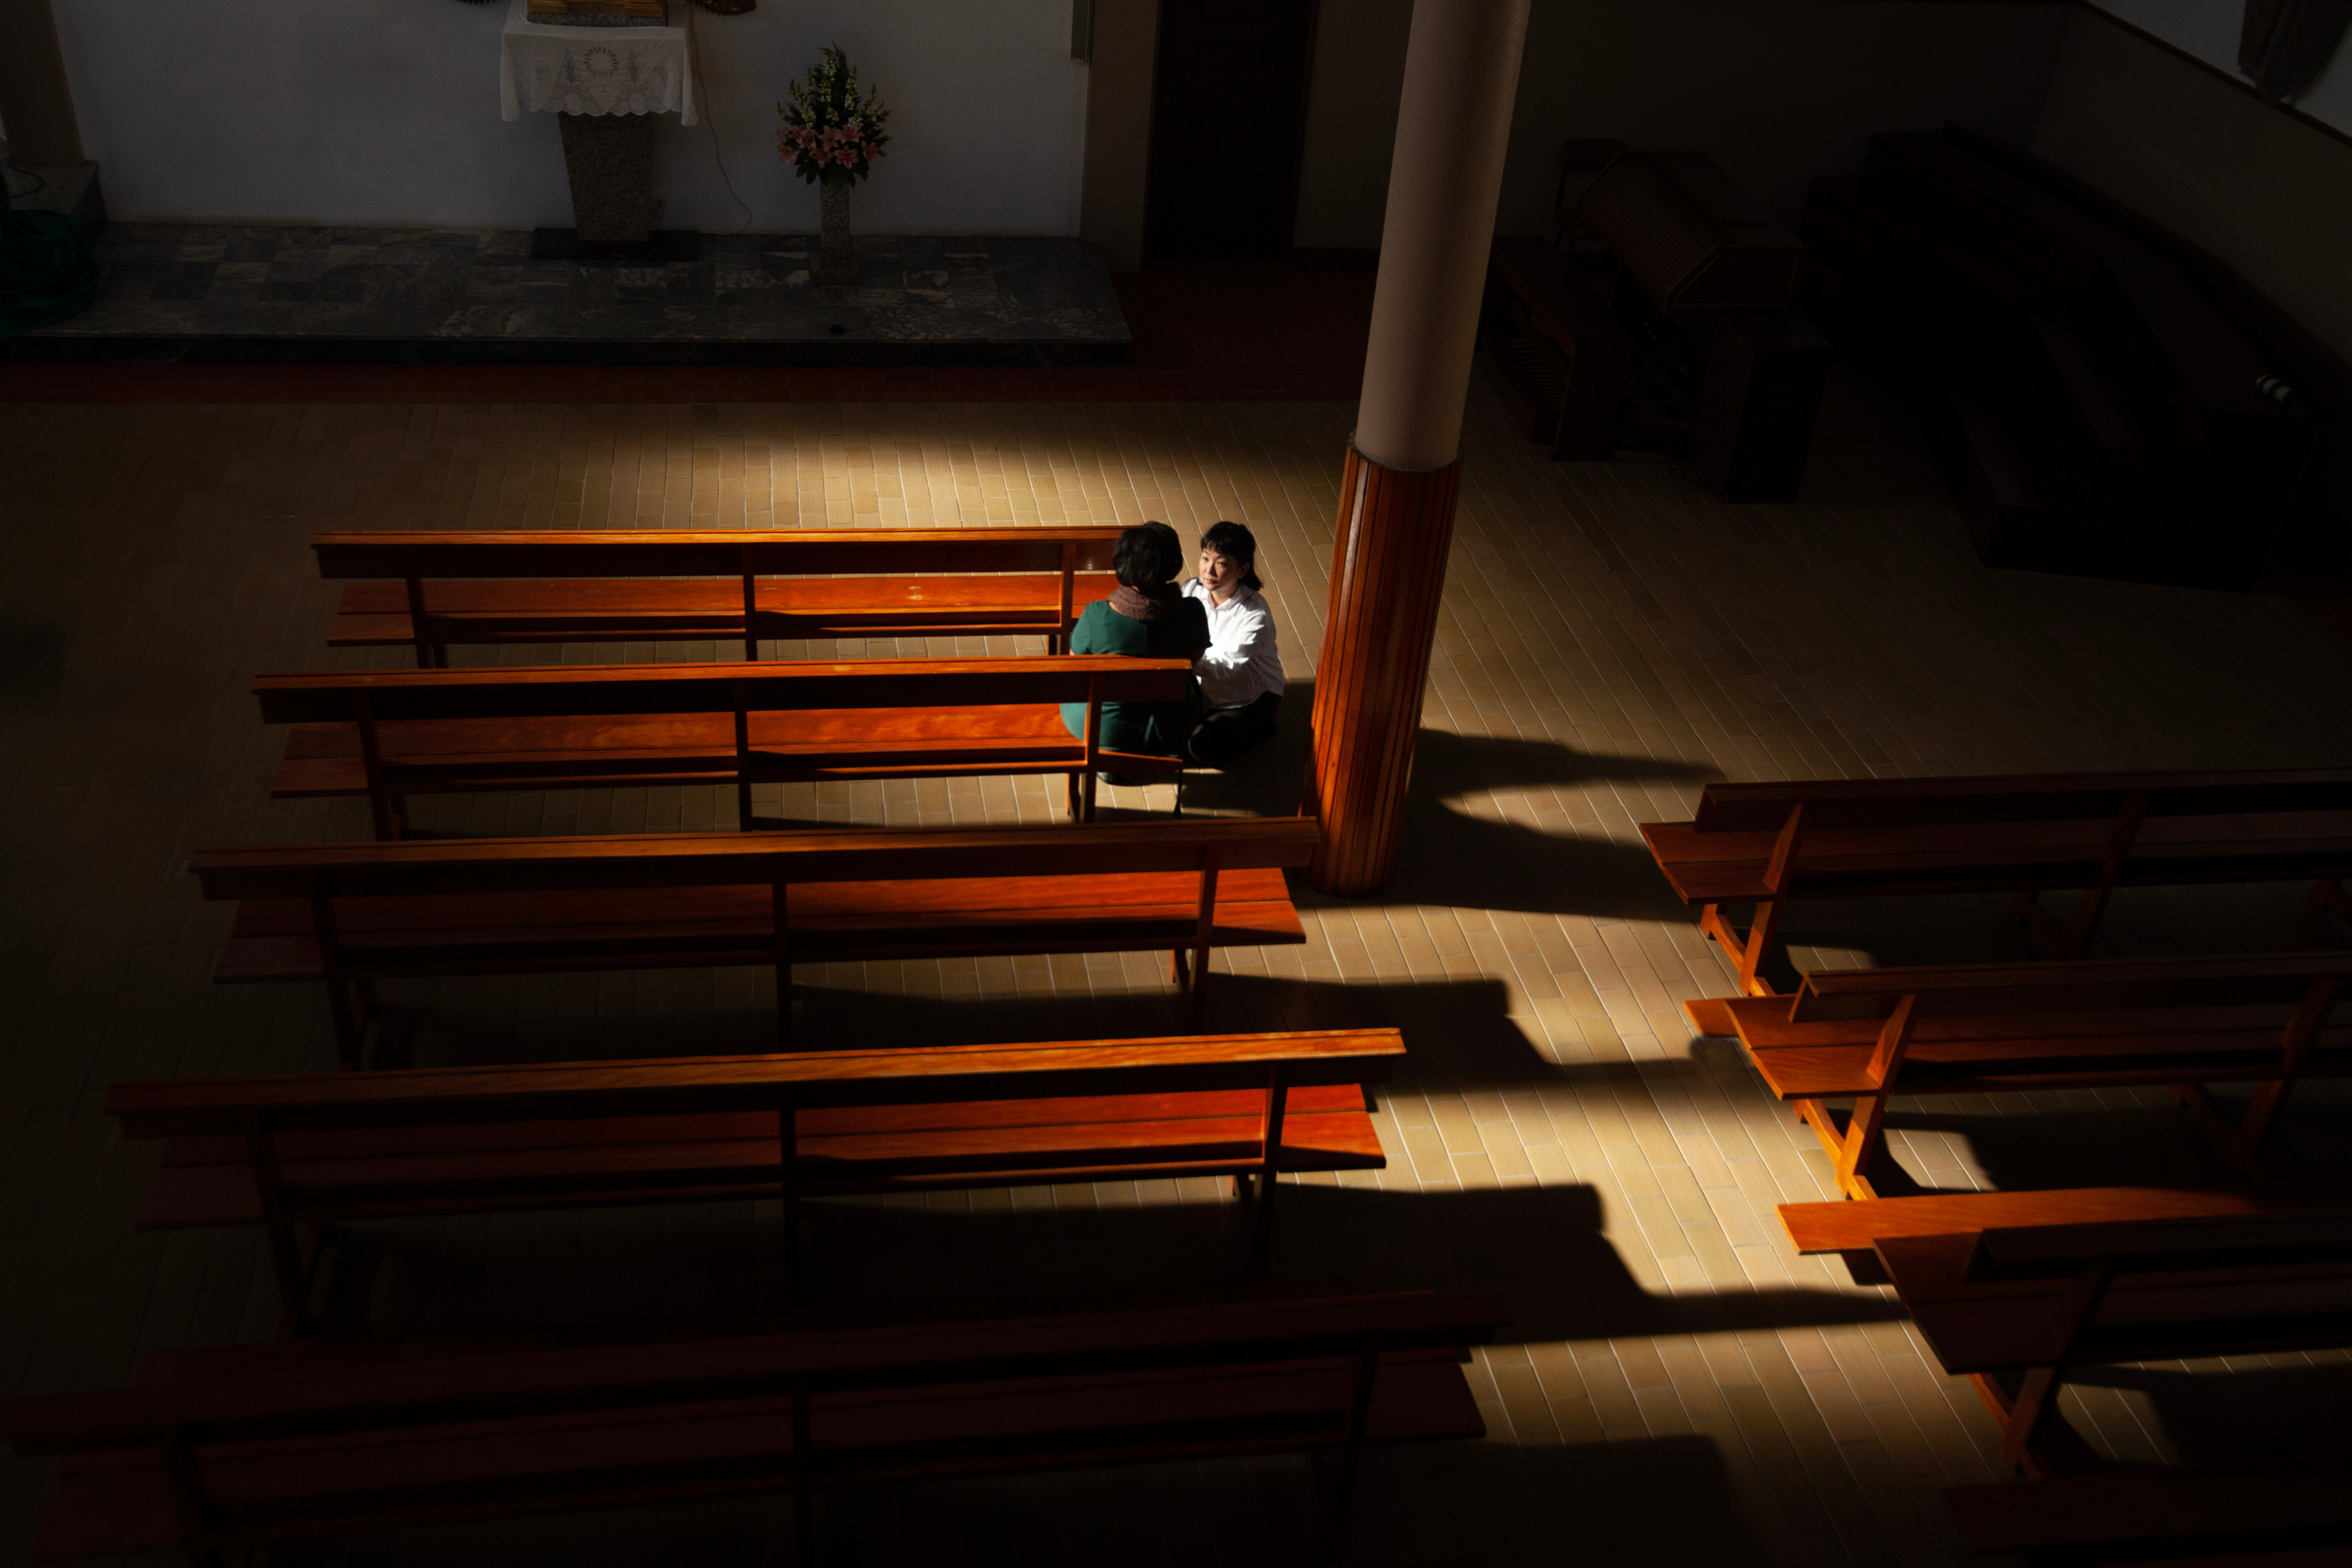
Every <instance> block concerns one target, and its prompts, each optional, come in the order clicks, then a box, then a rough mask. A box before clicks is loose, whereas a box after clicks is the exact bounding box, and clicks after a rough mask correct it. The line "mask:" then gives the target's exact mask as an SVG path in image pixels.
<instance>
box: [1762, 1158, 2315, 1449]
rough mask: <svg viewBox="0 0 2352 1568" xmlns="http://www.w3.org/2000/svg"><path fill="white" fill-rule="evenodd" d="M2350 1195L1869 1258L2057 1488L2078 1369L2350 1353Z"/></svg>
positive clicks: (1977, 1233) (2019, 1229)
mask: <svg viewBox="0 0 2352 1568" xmlns="http://www.w3.org/2000/svg"><path fill="white" fill-rule="evenodd" d="M2282 1191H2283V1192H2286V1193H2291V1192H2292V1189H2291V1188H2284V1187H2283V1188H2282ZM1995 1195H1996V1196H2007V1195H2008V1194H1995ZM2042 1196H2043V1197H2045V1198H2059V1197H2061V1194H2042ZM2264 1196H2265V1197H2266V1196H2267V1194H2264ZM2165 1198H2166V1194H2161V1193H2151V1194H2147V1201H2146V1202H2145V1203H2143V1204H2142V1205H2139V1212H2138V1213H2137V1214H2136V1215H2131V1216H2129V1217H2125V1218H2120V1219H2106V1218H2101V1219H2091V1220H2084V1221H2080V1222H2069V1221H2066V1220H2063V1219H2059V1220H2055V1221H2053V1220H2043V1221H2039V1222H2033V1223H2028V1224H2023V1225H2001V1224H1990V1223H1980V1224H1978V1225H1975V1226H1969V1227H1968V1228H1962V1229H1956V1230H1952V1231H1949V1232H1947V1233H1943V1234H1936V1235H1882V1236H1880V1237H1877V1238H1876V1240H1875V1241H1874V1251H1875V1252H1876V1254H1877V1257H1878V1261H1879V1264H1880V1266H1881V1268H1884V1269H1885V1273H1886V1277H1887V1279H1889V1280H1890V1281H1891V1282H1892V1283H1893V1284H1894V1286H1895V1293H1896V1294H1897V1295H1898V1296H1899V1297H1901V1298H1902V1300H1903V1304H1904V1307H1905V1308H1906V1310H1908V1311H1909V1312H1910V1314H1911V1319H1912V1321H1913V1323H1914V1324H1915V1325H1916V1327H1917V1329H1918V1331H1919V1333H1920V1336H1921V1337H1922V1338H1923V1339H1924V1340H1926V1341H1927V1345H1928V1347H1929V1348H1930V1349H1931V1350H1933V1351H1934V1352H1935V1354H1936V1356H1937V1360H1938V1361H1939V1362H1941V1363H1942V1364H1943V1367H1944V1370H1945V1371H1946V1372H1947V1373H1951V1374H1953V1375H1955V1376H1966V1377H1967V1378H1968V1379H1969V1382H1970V1383H1971V1384H1973V1385H1974V1386H1975V1388H1976V1390H1977V1392H1978V1394H1979V1396H1980V1397H1981V1398H1982V1399H1983V1400H1984V1402H1985V1405H1986V1406H1987V1407H1988V1408H1989V1409H1990V1410H1991V1412H1992V1414H1993V1417H1994V1419H1995V1420H1997V1421H1998V1422H1999V1423H2000V1427H2001V1453H2002V1456H2003V1458H2005V1459H2007V1460H2008V1462H2009V1463H2011V1465H2016V1466H2020V1467H2022V1468H2026V1469H2027V1470H2028V1471H2029V1473H2032V1474H2037V1475H2040V1474H2048V1473H2051V1472H2052V1471H2053V1468H2059V1467H2057V1466H2053V1456H2052V1454H2051V1453H2050V1452H2049V1451H2048V1450H2047V1449H2045V1448H2044V1447H2043V1439H2044V1436H2045V1434H2044V1428H2045V1427H2050V1426H2053V1420H2052V1412H2053V1409H2054V1407H2055V1405H2056V1403H2057V1398H2058V1394H2059V1391H2060V1389H2061V1388H2062V1387H2063V1384H2064V1383H2065V1380H2066V1376H2067V1373H2068V1372H2069V1371H2070V1370H2071V1369H2072V1368H2074V1367H2077V1366H2083V1365H2095V1364H2113V1363H2132V1362H2145V1361H2169V1360H2175V1359H2181V1360H2188V1359H2193V1358H2197V1357H2201V1356H2220V1355H2254V1354H2264V1353H2274V1352H2286V1351H2294V1350H2315V1349H2325V1348H2332V1347H2339V1346H2346V1345H2352V1203H2347V1201H2346V1200H2347V1193H2346V1190H2345V1188H2344V1186H2343V1185H2342V1184H2333V1185H2332V1186H2331V1187H2330V1188H2327V1189H2322V1190H2318V1191H2316V1192H2315V1193H2306V1194H2301V1198H2302V1200H2303V1201H2295V1200H2294V1199H2293V1198H2290V1199H2287V1200H2285V1201H2281V1202H2279V1203H2276V1204H2266V1205H2265V1210H2264V1212H2262V1213H2257V1214H2244V1213H2224V1214H2215V1213H2213V1212H2211V1209H2212V1206H2213V1205H2212V1202H2211V1200H2210V1197H2209V1196H2208V1195H2207V1194H2195V1193H2192V1194H2188V1195H2187V1197H2186V1199H2185V1200H2184V1201H2182V1202H2180V1203H2179V1204H2168V1203H2166V1202H2165ZM1998 1217H2001V1216H2000V1213H1999V1209H1998V1206H1997V1205H1987V1212H1986V1213H1985V1215H1983V1218H1984V1219H1985V1220H1992V1219H1995V1218H1998ZM1795 1228H1796V1227H1795V1226H1793V1225H1792V1226H1791V1230H1792V1233H1793V1231H1794V1229H1795ZM2054 1426H2056V1427H2063V1422H2058V1423H2055V1424H2054ZM2062 1452H2063V1450H2062Z"/></svg>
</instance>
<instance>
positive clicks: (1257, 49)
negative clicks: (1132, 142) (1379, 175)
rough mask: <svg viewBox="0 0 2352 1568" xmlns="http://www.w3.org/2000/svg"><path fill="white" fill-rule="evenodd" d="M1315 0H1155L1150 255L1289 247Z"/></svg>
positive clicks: (1281, 251) (1253, 252) (1147, 216)
mask: <svg viewBox="0 0 2352 1568" xmlns="http://www.w3.org/2000/svg"><path fill="white" fill-rule="evenodd" d="M1314 52H1315V0H1160V57H1159V68H1158V73H1157V74H1158V82H1157V85H1156V88H1155V90H1156V92H1157V93H1158V95H1159V100H1158V101H1157V102H1156V103H1154V104H1153V105H1152V108H1151V184H1150V191H1149V194H1148V195H1147V196H1146V198H1145V205H1144V217H1143V252H1144V256H1145V257H1146V258H1147V259H1151V260H1159V259H1163V258H1173V257H1200V256H1223V257H1234V256H1285V255H1287V254H1288V253H1289V250H1290V235H1291V225H1292V216H1293V214H1294V212H1295V211H1296V208H1297V200H1298V153H1299V143H1300V142H1301V139H1302V138H1303V136H1304V135H1305V132H1306V129H1307V71H1308V69H1309V68H1310V66H1311V64H1312V62H1313V58H1314Z"/></svg>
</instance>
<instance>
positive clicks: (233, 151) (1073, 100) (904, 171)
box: [55, 0, 1087, 234]
mask: <svg viewBox="0 0 2352 1568" xmlns="http://www.w3.org/2000/svg"><path fill="white" fill-rule="evenodd" d="M55 5H56V7H57V15H58V32H59V34H60V43H61V44H62V46H63V47H64V52H65V57H66V65H67V69H68V74H69V76H70V77H71V79H72V85H73V92H74V101H75V105H76V107H77V109H78V110H79V118H80V121H81V130H82V137H83V140H84V142H86V143H87V146H88V150H89V156H90V157H92V158H95V159H97V160H99V162H100V163H103V164H104V165H105V169H106V204H107V208H108V211H109V212H110V215H111V216H113V217H115V218H116V219H117V220H124V221H132V222H136V221H140V220H152V221H171V220H180V221H198V222H233V221H237V220H259V221H268V222H279V223H337V224H353V225H446V226H480V227H501V228H527V227H531V226H540V225H548V226H568V225H569V224H570V222H571V210H572V205H571V197H570V195H569V194H568V193H567V190H566V187H565V184H564V178H563V153H562V146H561V143H560V142H559V141H558V138H557V134H556V121H555V117H554V116H553V115H551V114H525V115H524V116H523V118H522V119H520V121H514V122H512V123H509V122H507V121H501V120H500V119H499V93H498V58H499V29H500V28H501V27H502V26H504V25H505V22H506V16H507V5H506V4H505V0H493V3H491V4H488V5H462V4H459V3H458V0H201V3H199V4H194V5H190V4H187V3H185V0H55ZM1069 7H1070V0H764V3H763V4H761V5H760V7H759V8H758V9H757V10H755V11H752V12H751V13H750V14H748V15H745V16H714V15H712V14H710V13H709V12H706V11H701V10H699V9H697V8H695V7H692V6H691V5H688V0H671V14H672V16H673V17H677V18H682V17H684V16H688V14H689V13H690V14H691V16H692V19H693V20H692V25H693V26H694V28H695V32H696V37H697V38H698V45H699V52H700V58H701V62H702V76H703V82H704V86H705V87H706V88H707V89H708V94H707V97H706V98H705V100H704V110H703V112H704V122H703V123H702V124H699V125H695V126H684V125H680V124H679V123H678V121H677V117H676V116H675V115H672V116H667V117H665V121H664V124H663V127H662V131H661V149H660V172H659V174H658V176H657V178H658V182H659V189H660V190H661V192H662V195H663V196H664V198H665V200H666V201H667V212H666V214H665V216H664V218H663V222H664V223H665V224H667V225H668V226H673V227H679V228H699V229H704V230H709V231H715V232H722V233H723V232H732V231H734V230H736V229H738V228H742V227H746V226H748V227H750V228H752V229H758V230H783V231H787V232H791V231H808V230H813V229H814V227H815V226H816V222H817V198H816V193H815V190H814V187H811V186H807V185H803V184H801V183H800V182H799V181H798V180H796V179H794V178H793V177H792V175H791V173H790V171H789V169H788V168H787V167H786V165H784V164H783V163H781V162H780V161H779V160H778V159H777V157H776V137H775V126H776V110H775V104H776V100H779V99H781V98H782V97H783V95H784V84H785V83H786V81H788V80H789V79H792V78H793V77H795V76H797V75H799V74H800V73H801V72H802V71H803V70H804V69H805V68H807V66H808V65H809V64H810V63H811V62H813V61H814V59H815V58H816V57H817V51H818V50H819V49H820V48H822V47H824V45H826V44H828V43H839V44H840V45H841V46H842V47H843V48H845V49H846V50H847V51H848V53H849V58H850V60H851V62H852V63H853V64H855V65H856V67H857V68H858V70H859V73H860V75H861V77H862V78H863V79H866V80H868V81H871V82H873V83H875V84H877V85H878V86H879V87H880V88H881V89H882V94H883V98H884V100H885V101H886V102H887V103H888V104H889V106H890V108H891V110H892V111H893V112H892V115H891V121H890V130H891V133H892V135H893V137H894V138H895V139H894V140H893V141H892V142H891V144H890V151H889V153H888V155H887V157H885V158H884V159H883V160H882V161H881V162H880V163H877V165H876V167H875V173H874V176H873V178H872V179H871V180H870V181H868V182H867V183H866V184H864V185H861V186H859V187H858V191H857V195H856V202H855V212H856V224H857V226H859V227H860V228H862V229H865V230H866V231H868V232H873V233H886V234H887V233H924V234H974V233H988V234H1073V233H1076V229H1077V216H1078V215H1077V175H1078V168H1079V162H1080V159H1081V158H1082V155H1083V147H1084V122H1085V114H1086V69H1087V68H1086V67H1085V66H1083V65H1081V64H1077V63H1076V62H1074V61H1072V60H1071V59H1070V58H1069ZM714 127H715V128H716V131H717V132H718V133H719V146H720V147H721V148H722V149H723V151H724V153H725V159H726V167H727V171H728V173H729V174H731V175H732V176H733V179H734V184H735V189H736V191H737V192H738V193H739V194H740V195H741V197H742V199H743V201H744V202H745V203H747V204H749V205H750V206H751V209H752V216H751V221H750V222H749V224H748V225H747V224H746V222H745V218H744V215H743V212H742V210H741V209H740V208H739V207H737V206H736V205H735V204H734V203H733V202H731V201H730V200H729V199H728V195H727V191H726V187H725V185H724V184H722V183H721V181H720V179H719V170H718V167H717V165H716V164H715V163H714V160H713V155H712V134H713V129H714Z"/></svg>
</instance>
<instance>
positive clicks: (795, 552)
mask: <svg viewBox="0 0 2352 1568" xmlns="http://www.w3.org/2000/svg"><path fill="white" fill-rule="evenodd" d="M1121 531H1122V530H1120V529H1118V528H1102V527H1085V528H1066V527H1030V528H924V529H912V528H892V529H761V530H727V529H646V530H614V531H493V532H462V531H458V532H453V531H426V530H414V531H412V530H394V531H358V532H329V533H319V534H314V535H312V536H311V541H310V549H311V551H312V552H313V553H314V554H315V555H316V556H317V558H318V563H319V575H320V577H322V578H325V579H327V580H329V581H339V580H340V581H350V582H351V586H349V587H347V588H345V589H344V590H343V597H342V601H341V605H340V607H339V608H338V610H337V613H336V616H335V619H334V622H333V624H332V625H331V626H329V628H328V631H327V642H328V645H329V646H330V647H382V646H390V645H395V644H401V643H406V644H408V645H410V646H412V647H415V650H416V663H417V668H420V669H430V668H441V667H444V666H446V664H447V663H448V650H449V647H450V646H451V645H453V644H484V645H491V646H498V645H513V644H525V643H562V642H620V641H625V642H640V641H646V640H659V641H689V642H698V641H702V640H704V639H706V638H709V639H714V640H716V639H722V638H725V639H731V638H735V637H740V638H742V639H743V648H744V654H743V657H744V658H754V659H755V658H759V657H760V655H759V642H760V639H761V638H763V637H766V638H776V639H788V640H789V639H801V638H824V637H1002V636H1007V635H1022V634H1035V635H1040V636H1043V637H1045V639H1046V645H1047V647H1048V649H1049V650H1052V649H1056V648H1059V647H1063V646H1065V644H1064V639H1065V638H1066V637H1068V635H1069V630H1070V628H1071V627H1072V626H1075V625H1076V623H1077V617H1078V614H1079V612H1081V611H1082V610H1084V609H1085V608H1086V607H1087V605H1090V604H1093V603H1094V602H1095V601H1096V600H1097V599H1105V598H1108V597H1109V596H1110V595H1111V593H1112V591H1113V590H1114V589H1116V588H1117V587H1118V580H1117V579H1116V578H1114V577H1113V576H1112V575H1111V574H1110V573H1109V571H1108V568H1109V566H1110V564H1111V552H1112V551H1113V549H1114V548H1115V547H1116V546H1117V544H1118V536H1119V534H1120V532H1121ZM871 574H880V575H871ZM677 578H689V579H700V581H688V582H677V581H663V579H677Z"/></svg>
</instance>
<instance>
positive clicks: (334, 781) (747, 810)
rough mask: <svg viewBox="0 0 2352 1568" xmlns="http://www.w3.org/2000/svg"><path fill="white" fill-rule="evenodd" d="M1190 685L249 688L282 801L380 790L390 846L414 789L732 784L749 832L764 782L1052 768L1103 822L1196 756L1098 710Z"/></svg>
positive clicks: (1041, 662) (390, 678)
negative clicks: (1122, 739)
mask: <svg viewBox="0 0 2352 1568" xmlns="http://www.w3.org/2000/svg"><path fill="white" fill-rule="evenodd" d="M1191 681H1192V667H1191V665H1190V664H1189V663H1188V662H1187V661H1186V660H1183V659H1180V658H1151V659H1146V658H1118V657H1114V656H1099V657H1097V656H1087V657H1078V658H1067V657H1065V658H980V659H875V660H867V661H858V662H850V663H830V662H807V663H801V662H794V663H776V662H768V663H764V664H761V666H760V667H759V668H757V669H756V670H752V671H747V670H746V669H745V668H744V667H743V666H742V665H740V664H664V665H591V666H562V667H551V668H519V669H517V668H509V669H419V670H355V671H344V672H336V673H322V674H295V675H257V676H256V677H254V680H253V694H254V697H255V699H256V700H257V703H258V705H259V708H260V712H261V719H262V721H263V722H264V723H269V724H286V725H290V726H291V727H292V728H291V731H290V732H289V735H288V737H287V742H286V756H285V760H284V761H283V762H282V763H279V764H278V771H277V773H276V774H275V776H274V777H273V778H272V779H271V782H270V793H271V794H272V795H277V796H278V797H279V798H281V799H286V798H302V797H306V796H311V797H316V796H348V795H364V796H365V797H366V798H367V800H368V804H369V811H370V815H371V817H372V819H373V825H374V827H375V832H376V837H379V838H386V839H391V838H397V837H400V835H401V832H402V830H403V828H404V826H405V822H404V819H405V816H406V806H405V804H404V803H405V801H406V798H407V797H408V796H409V795H423V794H450V793H471V792H475V791H482V790H541V789H567V788H570V789H586V788H600V787H602V788H610V787H615V786H626V785H649V784H733V785H734V786H735V791H736V806H737V809H738V812H739V813H740V821H741V822H742V823H743V824H744V825H745V826H751V823H752V816H751V786H752V785H753V784H761V783H777V782H825V781H845V780H856V779H887V778H969V777H974V776H999V777H1001V776H1004V775H1008V774H1019V773H1062V774H1064V775H1065V776H1066V780H1067V787H1066V797H1067V800H1068V805H1069V810H1070V813H1071V815H1072V816H1076V817H1079V818H1081V819H1082V820H1091V818H1092V816H1093V814H1094V801H1095V773H1096V770H1097V769H1098V768H1108V769H1112V770H1115V771H1118V772H1123V773H1144V774H1150V775H1154V776H1160V777H1171V778H1175V779H1177V780H1179V781H1180V783H1181V779H1182V777H1183V767H1184V764H1183V760H1182V759H1181V758H1180V757H1152V756H1139V755H1133V754H1130V753H1128V752H1106V751H1104V750H1103V749H1102V748H1101V746H1100V745H1099V743H1098V742H1097V735H1098V733H1099V731H1100V724H1101V715H1102V704H1103V703H1104V702H1106V701H1131V702H1171V701H1181V700H1183V698H1184V695H1185V693H1186V691H1187V690H1188V689H1190V685H1191ZM1065 702H1075V703H1082V704H1084V705H1085V706H1086V709H1087V722H1086V730H1085V732H1084V733H1083V734H1079V735H1072V734H1071V733H1070V731H1069V729H1068V728H1067V727H1066V725H1065V724H1064V723H1063V721H1062V710H1061V706H1060V705H1061V704H1063V703H1065Z"/></svg>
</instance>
